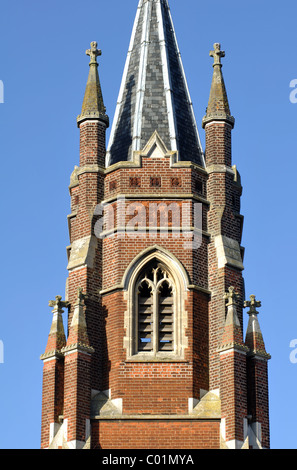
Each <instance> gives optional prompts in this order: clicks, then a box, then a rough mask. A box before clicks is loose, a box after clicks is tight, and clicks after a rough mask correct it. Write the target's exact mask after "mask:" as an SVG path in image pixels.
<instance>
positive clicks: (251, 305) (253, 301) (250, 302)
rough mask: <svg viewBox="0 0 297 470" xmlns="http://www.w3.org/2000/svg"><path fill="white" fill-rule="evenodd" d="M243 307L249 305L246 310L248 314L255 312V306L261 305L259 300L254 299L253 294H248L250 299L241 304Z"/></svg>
mask: <svg viewBox="0 0 297 470" xmlns="http://www.w3.org/2000/svg"><path fill="white" fill-rule="evenodd" d="M243 306H244V308H246V307H249V308H250V310H249V311H248V314H249V315H250V314H253V313H255V314H257V313H259V312H257V310H256V307H261V302H260V301H259V300H256V296H255V295H250V300H246V301H245V302H244V304H243Z"/></svg>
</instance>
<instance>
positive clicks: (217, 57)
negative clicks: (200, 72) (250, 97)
mask: <svg viewBox="0 0 297 470" xmlns="http://www.w3.org/2000/svg"><path fill="white" fill-rule="evenodd" d="M209 55H210V57H213V59H214V63H213V77H212V83H211V88H210V94H209V100H208V106H207V108H206V115H205V116H204V118H203V120H202V127H203V128H205V126H206V124H208V123H210V122H212V121H225V122H227V123H228V124H230V125H231V127H232V129H233V127H234V123H235V119H234V117H233V116H231V112H230V107H229V101H228V96H227V91H226V87H225V82H224V77H223V74H222V63H221V59H222V57H225V51H222V50H221V44H220V43H218V42H216V43H214V45H213V51H210V52H209Z"/></svg>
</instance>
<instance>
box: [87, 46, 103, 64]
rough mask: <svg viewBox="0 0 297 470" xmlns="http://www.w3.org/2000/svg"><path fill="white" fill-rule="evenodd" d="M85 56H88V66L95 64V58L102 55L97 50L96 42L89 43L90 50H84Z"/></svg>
mask: <svg viewBox="0 0 297 470" xmlns="http://www.w3.org/2000/svg"><path fill="white" fill-rule="evenodd" d="M86 54H87V55H89V56H90V59H91V60H90V64H97V57H98V56H100V55H101V54H102V52H101V50H98V49H97V42H95V41H94V42H91V49H88V50H86Z"/></svg>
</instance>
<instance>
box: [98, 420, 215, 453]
mask: <svg viewBox="0 0 297 470" xmlns="http://www.w3.org/2000/svg"><path fill="white" fill-rule="evenodd" d="M219 431H220V424H219V422H218V421H214V422H208V421H205V422H204V421H182V420H181V421H171V420H170V421H169V420H167V421H166V420H158V421H154V420H142V421H136V420H135V421H133V420H131V421H130V420H129V421H120V422H119V421H115V422H111V421H101V420H100V421H93V422H92V442H93V443H94V444H93V445H94V448H101V449H119V448H124V449H218V448H219V447H220V432H219ZM98 443H100V444H98Z"/></svg>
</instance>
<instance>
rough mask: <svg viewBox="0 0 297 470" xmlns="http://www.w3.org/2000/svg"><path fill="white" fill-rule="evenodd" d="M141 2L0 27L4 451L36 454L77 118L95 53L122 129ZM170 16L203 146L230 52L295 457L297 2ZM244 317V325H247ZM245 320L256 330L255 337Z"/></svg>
mask: <svg viewBox="0 0 297 470" xmlns="http://www.w3.org/2000/svg"><path fill="white" fill-rule="evenodd" d="M137 3H138V0H125V1H123V0H113V1H112V2H106V1H103V0H98V1H95V2H92V3H89V2H81V1H78V0H71V1H70V0H59V1H57V0H52V1H51V2H40V1H37V0H34V1H33V0H27V1H26V2H24V1H23V0H15V1H14V2H11V1H7V0H3V1H2V2H1V15H0V80H2V81H3V83H4V103H1V104H0V156H1V174H2V178H1V187H0V188H1V189H0V191H1V197H0V201H1V219H2V223H1V226H2V228H1V246H2V249H1V312H0V340H1V341H2V342H3V345H4V363H0V384H1V391H0V448H2V449H15V448H24V449H26V448H39V445H40V419H41V384H42V362H41V361H40V359H39V356H40V354H42V353H43V352H44V349H45V346H46V341H47V336H48V333H49V328H50V324H51V309H50V308H49V307H48V301H49V300H50V299H52V298H54V297H55V296H56V295H58V294H61V295H64V290H65V279H66V277H67V271H66V265H67V257H66V246H67V245H68V244H69V239H68V231H67V218H66V217H67V214H69V212H70V205H69V202H70V201H69V193H68V184H69V178H70V174H71V172H72V170H73V167H74V165H76V164H78V161H79V132H78V129H77V127H76V116H77V115H78V114H79V113H80V110H81V104H82V99H83V94H84V88H85V84H86V80H87V74H88V58H87V57H86V56H85V50H86V49H87V48H88V47H89V44H90V42H91V41H93V40H96V41H97V42H98V46H99V48H101V49H102V52H103V55H102V57H101V58H100V69H99V70H100V78H101V84H102V89H103V93H104V100H105V105H106V107H107V113H108V114H109V116H110V119H111V120H112V118H113V114H114V110H115V105H116V99H117V96H118V91H119V86H120V81H121V76H122V72H123V67H124V62H125V58H126V53H127V48H128V44H129V40H130V34H131V30H132V24H133V21H134V16H135V12H136V8H137ZM170 6H171V11H172V16H173V20H174V24H175V29H176V33H177V38H178V42H179V46H180V49H181V53H182V59H183V63H184V68H185V72H186V76H187V80H188V84H189V88H190V93H191V96H192V100H193V103H194V110H195V114H196V119H197V123H198V127H199V129H200V136H201V140H202V143H203V147H204V140H205V139H204V131H203V130H202V128H201V120H202V117H203V116H204V112H205V108H206V106H207V101H208V95H209V89H210V83H211V75H212V59H211V58H209V55H208V54H209V50H210V49H212V46H213V43H214V42H221V44H222V48H223V50H225V51H226V58H225V59H224V60H223V65H224V66H223V72H224V77H225V82H226V86H227V91H228V96H229V101H230V106H231V111H232V114H233V115H234V116H235V118H236V125H235V129H234V131H233V163H234V164H236V165H237V167H238V170H239V171H240V173H241V176H242V183H243V187H244V192H243V197H242V213H243V215H244V216H245V223H244V237H243V246H245V247H246V254H245V263H244V264H245V271H244V276H245V282H246V293H247V296H249V295H250V294H255V295H256V296H257V298H258V299H259V300H261V301H262V308H261V310H260V315H259V321H260V325H261V328H262V331H263V335H264V340H265V343H266V348H267V350H268V352H269V353H270V354H271V355H272V359H271V361H270V362H269V386H270V415H271V446H272V448H279V449H296V448H297V435H296V424H297V406H296V396H297V364H294V363H292V362H290V358H289V356H290V352H291V349H290V341H291V340H293V339H295V338H297V315H296V302H295V294H296V291H297V282H296V280H297V276H296V232H297V226H296V225H297V222H296V173H297V163H296V137H297V132H296V130H297V104H292V103H291V102H290V100H289V95H290V92H291V89H290V88H289V84H290V82H291V80H293V79H296V78H297V56H296V51H295V49H296V47H295V45H296V15H297V4H296V1H293V0H284V1H283V2H279V1H274V2H271V1H268V0H262V1H261V2H259V1H258V0H257V1H256V0H249V2H243V1H241V2H238V0H226V1H225V2H222V1H219V0H212V1H211V2H205V1H200V0H171V1H170ZM245 316H246V317H247V315H245ZM246 324H247V318H245V325H246Z"/></svg>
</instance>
